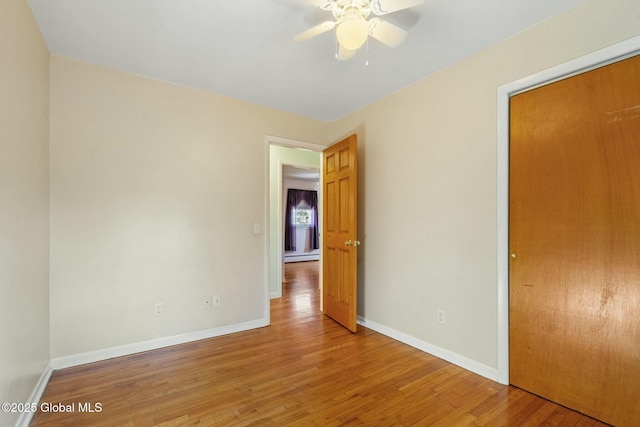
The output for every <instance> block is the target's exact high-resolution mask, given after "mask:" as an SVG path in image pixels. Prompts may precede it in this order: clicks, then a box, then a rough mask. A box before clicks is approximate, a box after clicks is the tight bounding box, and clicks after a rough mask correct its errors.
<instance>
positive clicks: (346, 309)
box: [322, 135, 360, 332]
mask: <svg viewBox="0 0 640 427" xmlns="http://www.w3.org/2000/svg"><path fill="white" fill-rule="evenodd" d="M322 161H323V178H322V183H323V190H324V193H323V209H322V212H323V232H322V260H323V261H322V276H323V279H322V281H323V284H322V289H323V293H322V296H323V310H324V312H325V314H327V315H328V316H329V317H331V318H332V319H334V320H335V321H336V322H338V323H340V324H341V325H343V326H344V327H345V328H347V329H349V330H350V331H352V332H356V328H357V326H356V315H357V311H356V301H357V251H358V245H359V244H360V242H359V241H358V240H357V239H358V224H357V218H358V150H357V136H356V135H351V136H350V137H348V138H346V139H344V140H343V141H340V142H338V143H337V144H335V145H332V146H331V147H329V148H327V149H326V150H325V151H324V152H323V155H322Z"/></svg>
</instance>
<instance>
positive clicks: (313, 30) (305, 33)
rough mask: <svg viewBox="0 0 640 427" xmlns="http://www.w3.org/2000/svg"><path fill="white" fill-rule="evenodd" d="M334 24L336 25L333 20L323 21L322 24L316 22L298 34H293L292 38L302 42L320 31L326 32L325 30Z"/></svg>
mask: <svg viewBox="0 0 640 427" xmlns="http://www.w3.org/2000/svg"><path fill="white" fill-rule="evenodd" d="M335 26H336V23H335V22H334V21H325V22H323V23H322V24H318V25H316V26H315V27H311V28H309V29H308V30H307V31H303V32H301V33H300V34H298V35H297V36H295V37H294V38H293V39H294V40H295V41H297V42H303V41H305V40H309V39H312V38H314V37H315V36H317V35H320V34H322V33H326V32H327V31H331V30H332V29H333V27H335Z"/></svg>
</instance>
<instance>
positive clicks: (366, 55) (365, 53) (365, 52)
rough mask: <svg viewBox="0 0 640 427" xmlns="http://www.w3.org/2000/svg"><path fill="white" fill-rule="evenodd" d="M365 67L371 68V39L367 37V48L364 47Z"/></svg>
mask: <svg viewBox="0 0 640 427" xmlns="http://www.w3.org/2000/svg"><path fill="white" fill-rule="evenodd" d="M364 66H365V67H368V66H369V37H367V42H366V46H365V47H364Z"/></svg>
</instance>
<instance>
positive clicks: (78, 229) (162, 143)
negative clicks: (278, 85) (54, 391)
mask: <svg viewBox="0 0 640 427" xmlns="http://www.w3.org/2000/svg"><path fill="white" fill-rule="evenodd" d="M327 134H328V125H327V123H325V122H319V121H316V120H312V119H308V118H304V117H301V116H296V115H293V114H289V113H284V112H279V111H276V110H273V109H268V108H263V107H258V106H255V105H251V104H247V103H244V102H241V101H237V100H234V99H230V98H226V97H222V96H218V95H214V94H210V93H205V92H201V91H197V90H193V89H189V88H185V87H181V86H176V85H172V84H167V83H163V82H160V81H157V80H152V79H148V78H144V77H139V76H135V75H131V74H127V73H123V72H119V71H113V70H109V69H106V68H102V67H98V66H94V65H89V64H86V63H82V62H78V61H75V60H70V59H67V58H63V57H57V56H53V57H52V60H51V148H50V149H51V200H52V202H51V266H52V268H51V356H52V358H54V359H55V358H59V357H63V356H69V355H75V354H80V353H84V352H89V351H95V350H102V349H108V348H112V347H118V346H123V345H127V344H132V343H137V342H142V341H148V340H153V339H157V338H162V337H171V336H176V335H180V334H187V333H192V332H197V331H202V330H209V329H213V328H220V327H224V326H228V325H234V324H241V323H247V322H254V321H260V320H262V319H265V318H266V317H265V316H266V315H267V313H265V307H266V304H265V301H266V300H265V298H267V295H266V290H267V285H266V283H265V281H266V277H265V272H266V271H265V270H266V269H265V266H266V262H267V253H266V250H265V248H266V240H265V239H266V233H265V231H266V219H267V215H266V212H265V191H266V189H267V182H266V179H267V170H266V167H267V159H266V156H267V155H268V150H267V148H266V146H265V144H266V143H265V135H276V136H281V135H286V136H287V137H289V138H294V139H300V140H304V141H308V142H324V141H325V140H326V137H327ZM256 223H257V224H260V225H261V228H262V230H263V231H262V232H261V233H260V234H258V235H254V233H253V225H254V224H256ZM211 295H220V297H221V301H222V304H221V306H220V307H217V308H213V309H205V308H204V304H203V300H204V298H205V297H206V296H211ZM157 302H161V303H163V304H164V315H162V316H155V315H154V306H155V303H157Z"/></svg>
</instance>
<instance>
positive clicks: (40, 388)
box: [15, 362, 53, 427]
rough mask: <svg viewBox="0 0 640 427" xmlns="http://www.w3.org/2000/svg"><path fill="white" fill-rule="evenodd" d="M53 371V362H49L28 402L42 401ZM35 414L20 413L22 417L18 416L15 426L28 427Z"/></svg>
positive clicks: (36, 402)
mask: <svg viewBox="0 0 640 427" xmlns="http://www.w3.org/2000/svg"><path fill="white" fill-rule="evenodd" d="M52 373H53V369H51V363H50V362H47V364H46V366H45V367H44V370H43V371H42V375H40V379H39V380H38V383H37V384H36V386H35V387H34V389H33V391H32V392H31V396H29V400H27V402H28V403H34V404H36V405H37V404H38V403H40V399H41V398H42V394H43V393H44V390H45V388H47V384H48V383H49V378H51V374H52ZM33 414H34V413H33V412H29V411H25V412H22V413H20V417H18V421H16V424H15V427H28V426H29V423H30V422H31V419H32V418H33Z"/></svg>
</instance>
